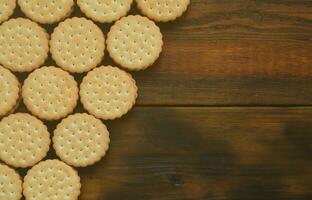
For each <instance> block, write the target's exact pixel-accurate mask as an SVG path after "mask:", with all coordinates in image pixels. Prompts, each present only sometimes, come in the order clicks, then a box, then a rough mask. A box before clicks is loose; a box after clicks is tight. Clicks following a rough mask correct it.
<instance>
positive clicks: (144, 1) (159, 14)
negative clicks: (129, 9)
mask: <svg viewBox="0 0 312 200" xmlns="http://www.w3.org/2000/svg"><path fill="white" fill-rule="evenodd" d="M136 2H137V5H138V8H139V9H140V10H141V12H142V13H143V14H144V15H146V16H147V17H149V18H150V19H153V20H155V21H157V22H168V21H173V20H175V19H176V18H178V17H180V16H181V15H182V14H183V13H184V12H185V11H186V9H187V7H188V5H189V4H190V0H157V1H155V0H136Z"/></svg>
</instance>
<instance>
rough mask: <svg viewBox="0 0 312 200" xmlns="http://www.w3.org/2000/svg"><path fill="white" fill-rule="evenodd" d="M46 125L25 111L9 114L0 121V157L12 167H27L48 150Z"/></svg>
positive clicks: (48, 138)
mask: <svg viewBox="0 0 312 200" xmlns="http://www.w3.org/2000/svg"><path fill="white" fill-rule="evenodd" d="M49 145H50V134H49V132H48V129H47V127H46V126H45V125H44V124H43V123H42V122H41V121H40V120H39V119H37V118H36V117H33V116H31V115H29V114H27V113H17V114H11V115H9V116H7V117H4V118H3V119H2V120H1V122H0V159H1V160H3V161H4V162H6V163H7V164H9V165H12V166H14V167H29V166H33V165H34V164H35V163H37V162H39V161H40V160H41V159H42V158H44V157H45V156H46V154H47V152H48V150H49Z"/></svg>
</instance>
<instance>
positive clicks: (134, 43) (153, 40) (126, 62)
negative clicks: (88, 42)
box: [106, 15, 163, 70]
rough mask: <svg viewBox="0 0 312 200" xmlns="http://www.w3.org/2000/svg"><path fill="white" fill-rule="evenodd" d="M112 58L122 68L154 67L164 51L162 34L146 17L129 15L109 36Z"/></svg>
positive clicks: (109, 49)
mask: <svg viewBox="0 0 312 200" xmlns="http://www.w3.org/2000/svg"><path fill="white" fill-rule="evenodd" d="M106 44H107V50H108V52H109V55H110V57H111V58H112V59H113V60H114V61H115V62H116V63H118V64H119V65H120V66H121V67H124V68H126V69H129V70H142V69H145V68H147V67H149V66H150V65H152V64H153V63H154V62H155V61H156V60H157V58H158V57H159V54H160V52H161V50H162V45H163V41H162V34H161V32H160V29H159V28H158V26H156V24H155V23H154V22H153V21H151V20H149V19H148V18H146V17H142V16H139V15H135V16H134V15H129V16H127V17H124V18H122V19H120V20H119V21H117V22H116V23H115V24H114V25H113V26H112V27H111V29H110V31H109V33H108V35H107V41H106Z"/></svg>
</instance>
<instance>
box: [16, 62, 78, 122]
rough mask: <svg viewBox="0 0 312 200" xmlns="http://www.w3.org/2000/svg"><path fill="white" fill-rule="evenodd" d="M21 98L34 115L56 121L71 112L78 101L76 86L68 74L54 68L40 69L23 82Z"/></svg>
mask: <svg viewBox="0 0 312 200" xmlns="http://www.w3.org/2000/svg"><path fill="white" fill-rule="evenodd" d="M22 97H23V101H24V104H25V105H26V107H27V109H28V110H29V111H30V112H31V113H33V114H34V115H36V116H38V117H39V118H41V119H45V120H57V119H61V118H63V117H65V116H67V115H68V114H70V113H71V112H73V110H74V108H75V107H76V105H77V100H78V86H77V83H76V81H75V79H74V77H73V76H71V75H70V74H69V73H68V72H66V71H64V70H62V69H60V68H57V67H54V66H49V67H41V68H39V69H36V70H35V71H33V72H32V73H31V74H29V76H28V77H27V78H26V80H25V81H24V85H23V87H22Z"/></svg>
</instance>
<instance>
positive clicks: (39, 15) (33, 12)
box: [17, 0, 74, 24]
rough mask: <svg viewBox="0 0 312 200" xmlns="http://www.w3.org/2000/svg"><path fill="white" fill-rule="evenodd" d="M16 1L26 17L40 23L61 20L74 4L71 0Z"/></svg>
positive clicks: (67, 14) (51, 22)
mask: <svg viewBox="0 0 312 200" xmlns="http://www.w3.org/2000/svg"><path fill="white" fill-rule="evenodd" d="M17 3H18V5H19V6H20V8H21V10H22V11H23V13H24V14H25V15H26V16H27V17H29V18H30V19H32V20H34V21H36V22H39V23H42V24H53V23H55V22H58V21H61V20H62V19H64V18H65V17H67V16H69V15H70V13H71V11H72V7H73V5H74V1H73V0H57V1H56V0H52V1H51V0H48V1H42V0H18V1H17Z"/></svg>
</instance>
